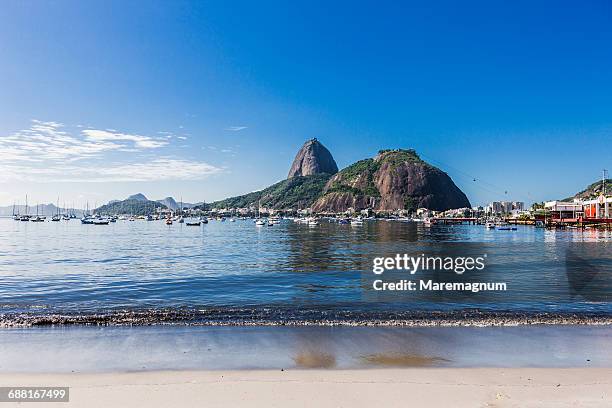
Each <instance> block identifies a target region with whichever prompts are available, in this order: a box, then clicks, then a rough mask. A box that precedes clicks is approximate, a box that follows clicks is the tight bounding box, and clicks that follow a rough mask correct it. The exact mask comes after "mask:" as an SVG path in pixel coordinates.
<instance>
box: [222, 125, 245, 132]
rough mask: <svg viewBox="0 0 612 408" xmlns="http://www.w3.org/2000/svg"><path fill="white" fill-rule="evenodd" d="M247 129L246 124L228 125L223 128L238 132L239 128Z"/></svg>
mask: <svg viewBox="0 0 612 408" xmlns="http://www.w3.org/2000/svg"><path fill="white" fill-rule="evenodd" d="M244 129H247V126H229V127H226V128H225V129H224V130H228V131H230V132H240V131H241V130H244Z"/></svg>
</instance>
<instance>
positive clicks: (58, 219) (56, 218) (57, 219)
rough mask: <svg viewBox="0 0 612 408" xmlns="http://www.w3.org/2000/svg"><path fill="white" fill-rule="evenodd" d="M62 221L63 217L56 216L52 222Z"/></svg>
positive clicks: (52, 218)
mask: <svg viewBox="0 0 612 408" xmlns="http://www.w3.org/2000/svg"><path fill="white" fill-rule="evenodd" d="M61 219H62V217H60V216H59V215H54V216H53V217H51V221H60V220H61Z"/></svg>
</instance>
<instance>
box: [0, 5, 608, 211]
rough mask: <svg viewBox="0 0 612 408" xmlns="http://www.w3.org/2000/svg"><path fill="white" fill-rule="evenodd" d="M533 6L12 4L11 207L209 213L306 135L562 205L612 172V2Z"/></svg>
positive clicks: (6, 103) (487, 194)
mask: <svg viewBox="0 0 612 408" xmlns="http://www.w3.org/2000/svg"><path fill="white" fill-rule="evenodd" d="M534 3H536V2H511V3H510V2H505V4H502V2H468V3H461V5H459V3H458V2H436V4H435V6H433V5H427V4H425V3H424V2H419V3H414V4H409V3H408V2H384V1H383V2H380V1H377V2H340V1H339V2H334V4H333V5H330V4H329V2H302V3H301V4H294V5H288V4H287V2H280V1H279V2H266V1H264V2H232V3H231V5H230V4H229V3H228V2H203V1H199V2H180V1H166V2H156V1H146V2H145V1H143V2H135V1H130V2H108V1H107V2H98V3H97V4H96V3H94V2H79V1H74V2H72V1H55V2H50V1H38V2H33V1H26V2H23V1H7V2H3V5H2V12H1V13H0V203H1V204H12V203H13V201H14V200H21V201H23V196H24V195H25V194H26V193H29V196H30V197H31V198H30V199H31V201H32V202H37V201H38V202H41V203H42V202H49V201H55V200H56V199H57V196H58V195H59V196H60V201H62V202H63V201H66V202H68V203H72V202H75V203H77V204H78V205H82V204H83V203H84V202H85V201H86V200H87V201H89V202H90V203H93V202H95V203H98V204H100V203H103V202H106V201H108V200H110V199H115V198H123V197H125V196H127V195H129V194H132V193H135V192H143V193H144V194H145V195H147V196H148V197H150V198H162V197H165V196H167V195H172V196H174V197H176V198H177V199H178V198H179V197H183V200H184V201H191V202H193V201H201V200H206V201H212V200H215V199H220V198H224V197H227V196H230V195H237V194H241V193H246V192H249V191H253V190H257V189H260V188H262V187H265V186H267V185H269V184H271V183H273V182H276V181H278V180H280V179H282V178H284V177H285V176H286V173H287V171H288V169H289V166H290V164H291V161H292V159H293V156H294V154H295V153H296V151H297V150H298V149H299V147H300V146H301V144H302V143H303V142H304V141H305V140H306V139H308V138H311V137H317V138H319V139H320V140H321V141H322V142H323V143H324V144H325V145H326V146H327V147H328V148H329V149H330V150H331V152H332V154H333V155H334V157H335V159H336V161H337V162H338V165H339V167H340V168H342V167H345V166H347V165H349V164H350V163H352V162H354V161H356V160H359V159H362V158H365V157H370V156H373V155H374V154H375V153H376V152H377V151H378V150H379V149H383V148H398V147H403V148H414V149H416V150H417V151H418V152H419V153H420V154H421V155H422V156H423V158H425V159H426V160H428V161H430V162H432V163H433V164H435V165H438V166H439V167H441V168H442V169H443V170H445V171H446V172H448V173H449V175H451V177H452V178H453V179H454V181H455V183H456V184H457V185H458V186H459V187H460V188H461V189H463V190H464V191H465V192H466V194H467V195H468V197H469V198H470V201H471V202H472V204H482V203H486V202H488V201H491V200H504V199H507V200H522V201H526V202H529V203H530V202H533V201H540V200H544V199H554V198H560V197H566V196H568V195H570V194H573V193H574V192H576V191H578V190H580V189H582V188H583V187H584V186H585V185H586V184H588V183H590V182H592V181H594V180H596V179H597V178H599V177H601V170H602V169H603V168H608V169H610V168H611V167H612V163H611V161H612V160H611V159H612V151H611V148H610V146H611V144H612V143H611V142H612V137H611V134H612V133H611V132H612V47H610V44H612V24H611V23H612V9H611V7H612V6H610V5H609V3H607V2H604V1H602V2H580V3H575V2H574V3H564V2H537V4H534ZM474 180H476V181H474Z"/></svg>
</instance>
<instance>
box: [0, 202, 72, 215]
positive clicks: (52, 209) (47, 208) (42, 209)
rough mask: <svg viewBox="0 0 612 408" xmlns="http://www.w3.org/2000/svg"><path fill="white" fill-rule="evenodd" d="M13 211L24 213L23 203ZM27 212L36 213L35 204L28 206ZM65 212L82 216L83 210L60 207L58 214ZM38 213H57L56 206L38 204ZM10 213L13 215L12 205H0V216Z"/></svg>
mask: <svg viewBox="0 0 612 408" xmlns="http://www.w3.org/2000/svg"><path fill="white" fill-rule="evenodd" d="M15 212H16V213H17V214H25V213H26V209H25V205H17V206H15ZM28 213H29V214H30V215H36V205H33V206H28ZM66 213H67V214H75V215H76V216H78V217H80V216H82V214H83V211H82V210H78V209H74V208H69V209H62V208H60V214H66ZM38 214H39V215H44V216H52V215H55V214H57V207H56V206H55V205H54V204H41V205H39V206H38ZM10 215H13V206H12V205H7V206H6V207H0V217H5V216H10Z"/></svg>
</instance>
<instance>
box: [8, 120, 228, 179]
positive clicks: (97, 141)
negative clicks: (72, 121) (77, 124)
mask: <svg viewBox="0 0 612 408" xmlns="http://www.w3.org/2000/svg"><path fill="white" fill-rule="evenodd" d="M169 143H170V142H169V141H168V140H160V139H157V138H152V137H148V136H141V135H135V134H126V133H121V132H118V131H115V130H108V129H107V130H97V129H82V130H77V131H76V134H75V135H72V134H70V133H69V132H67V131H66V130H65V126H64V125H63V124H61V123H58V122H43V121H39V120H32V124H31V126H30V128H28V129H24V130H20V131H18V132H15V133H14V134H12V135H9V136H4V137H0V182H6V181H30V182H112V181H156V180H197V179H202V178H205V177H208V176H210V175H211V174H216V173H219V172H221V171H223V169H221V168H218V167H215V166H213V165H210V164H208V163H204V162H200V161H196V160H189V159H185V158H180V157H173V156H169V155H167V154H165V155H162V156H158V157H153V158H151V156H150V153H148V154H147V155H146V156H145V155H144V152H147V151H148V152H151V150H152V149H162V151H160V153H163V148H164V147H165V146H167V145H168V144H169Z"/></svg>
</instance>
